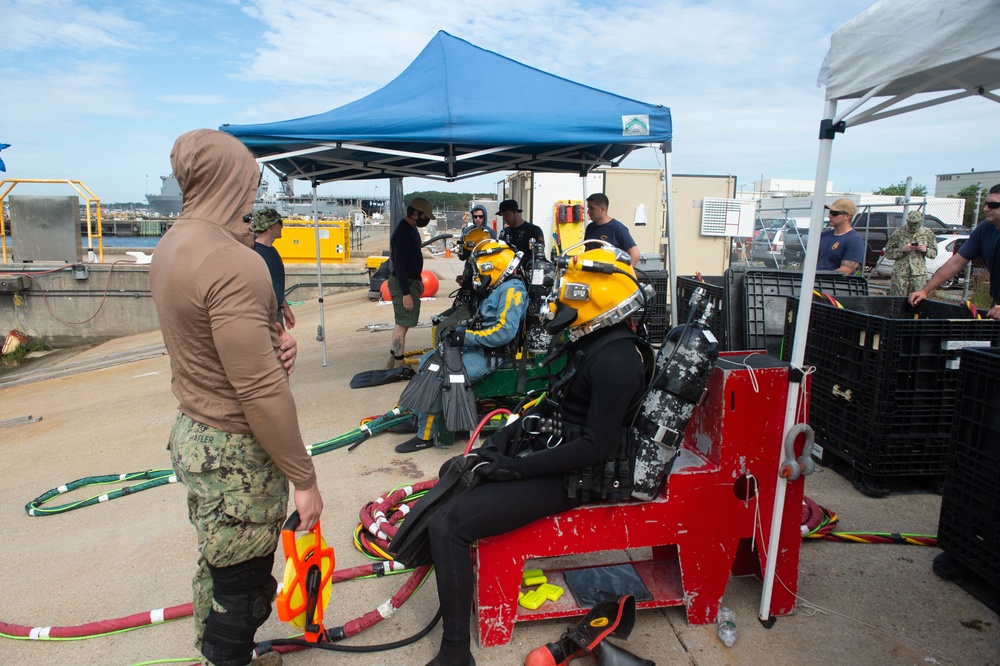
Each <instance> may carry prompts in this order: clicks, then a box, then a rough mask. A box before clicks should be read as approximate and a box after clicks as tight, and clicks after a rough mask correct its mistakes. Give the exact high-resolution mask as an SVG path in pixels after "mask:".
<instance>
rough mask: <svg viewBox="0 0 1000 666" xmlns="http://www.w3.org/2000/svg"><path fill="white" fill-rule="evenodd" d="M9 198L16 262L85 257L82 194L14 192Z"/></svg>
mask: <svg viewBox="0 0 1000 666" xmlns="http://www.w3.org/2000/svg"><path fill="white" fill-rule="evenodd" d="M8 200H9V201H10V221H11V240H12V241H13V246H14V248H13V254H14V260H15V261H18V262H32V261H63V262H66V263H76V262H79V261H81V260H82V259H83V243H82V242H81V240H80V198H79V197H75V196H60V197H46V196H13V195H11V196H10V197H8Z"/></svg>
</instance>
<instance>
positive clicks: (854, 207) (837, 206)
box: [823, 199, 858, 220]
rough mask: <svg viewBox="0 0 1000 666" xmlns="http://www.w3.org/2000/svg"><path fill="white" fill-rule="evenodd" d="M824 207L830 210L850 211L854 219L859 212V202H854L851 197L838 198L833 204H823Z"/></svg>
mask: <svg viewBox="0 0 1000 666" xmlns="http://www.w3.org/2000/svg"><path fill="white" fill-rule="evenodd" d="M823 208H826V209H828V210H839V211H840V212H841V213H848V214H849V215H850V216H851V219H852V220H853V219H854V216H855V215H856V214H857V212H858V204H856V203H854V202H853V201H851V200H850V199H837V200H836V201H834V202H833V203H832V204H827V205H825V206H823Z"/></svg>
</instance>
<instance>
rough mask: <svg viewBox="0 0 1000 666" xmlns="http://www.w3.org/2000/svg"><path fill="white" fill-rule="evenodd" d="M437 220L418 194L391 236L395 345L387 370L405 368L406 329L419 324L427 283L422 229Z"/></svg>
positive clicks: (390, 291)
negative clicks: (421, 274)
mask: <svg viewBox="0 0 1000 666" xmlns="http://www.w3.org/2000/svg"><path fill="white" fill-rule="evenodd" d="M433 219H435V217H434V209H433V208H432V207H431V202H430V201H428V200H427V199H424V198H423V197H415V198H414V199H412V200H411V201H410V203H409V204H407V206H406V217H404V218H403V219H402V220H400V222H399V224H397V225H396V230H395V231H393V232H392V237H391V238H390V239H389V260H390V261H391V262H392V275H390V276H389V295H390V296H392V313H393V315H394V319H395V324H396V325H395V326H394V327H393V329H392V347H391V348H390V349H389V356H390V358H389V362H388V363H387V364H386V369H387V370H391V369H392V368H398V367H402V366H403V365H404V361H403V357H404V353H403V352H404V351H405V350H406V331H407V330H408V329H411V328H413V327H414V326H416V325H417V321H418V320H419V319H420V294H422V293H423V291H424V283H423V282H422V281H421V279H420V273H421V272H422V271H423V270H424V254H423V251H422V250H421V249H420V232H419V231H417V228H421V229H422V228H423V227H426V226H427V225H428V224H430V222H431V220H433Z"/></svg>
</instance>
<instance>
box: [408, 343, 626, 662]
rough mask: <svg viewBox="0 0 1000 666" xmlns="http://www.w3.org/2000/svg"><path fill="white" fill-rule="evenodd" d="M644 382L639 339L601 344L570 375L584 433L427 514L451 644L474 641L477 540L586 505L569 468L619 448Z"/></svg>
mask: <svg viewBox="0 0 1000 666" xmlns="http://www.w3.org/2000/svg"><path fill="white" fill-rule="evenodd" d="M618 326H619V327H620V326H624V324H619V325H618ZM616 328H617V327H612V328H609V329H605V330H603V331H598V332H596V333H591V334H590V335H587V336H586V337H584V338H583V339H582V340H581V341H580V344H581V345H592V344H594V343H595V342H597V341H598V340H599V339H600V338H601V337H602V336H603V335H606V334H608V333H610V332H613V331H615V329H616ZM643 389H644V372H643V365H642V360H641V357H640V355H639V352H638V350H637V349H636V345H635V342H633V340H632V339H631V338H621V339H617V340H614V341H612V342H608V343H607V344H604V345H602V346H601V347H600V348H599V349H597V350H596V351H595V352H594V354H593V355H592V356H591V357H590V358H588V360H587V362H586V363H585V364H584V365H583V366H582V367H581V368H580V369H579V371H578V372H577V373H576V375H575V376H574V377H573V378H572V379H571V380H570V382H569V385H568V387H567V389H566V398H565V399H564V401H563V403H562V411H563V417H564V421H565V422H567V423H572V424H579V425H581V426H582V434H581V435H580V436H579V437H576V438H574V439H571V440H570V441H568V442H565V443H564V444H562V445H560V446H557V447H556V448H554V449H548V450H545V451H540V452H537V453H534V454H532V455H529V456H527V457H524V458H518V471H519V472H520V473H521V476H522V477H523V478H521V479H520V480H517V481H504V482H490V481H485V480H484V481H482V482H481V483H480V484H479V485H477V486H475V487H474V488H472V489H471V490H469V491H468V492H466V493H463V494H461V495H460V496H459V497H457V498H456V501H452V502H448V503H447V504H446V505H445V506H443V507H442V508H441V509H440V510H438V511H437V512H435V513H434V514H433V516H432V517H431V518H430V519H429V520H430V521H431V522H430V525H429V528H428V530H429V536H430V544H431V555H432V558H433V561H434V573H435V575H436V577H437V587H438V597H439V599H440V602H441V609H442V614H443V619H444V634H443V637H442V638H443V640H444V642H445V643H450V644H452V645H468V644H469V642H470V640H471V633H470V621H471V620H470V614H471V612H472V598H473V592H474V583H475V581H474V577H473V571H472V560H471V558H470V557H469V547H470V546H471V545H472V544H473V543H474V542H475V541H476V540H477V539H480V538H483V537H487V536H493V535H496V534H503V533H505V532H510V531H511V530H514V529H517V528H518V527H522V526H524V525H527V524H528V523H530V522H532V521H533V520H537V519H538V518H543V517H545V516H551V515H553V514H556V513H561V512H563V511H568V510H570V509H573V508H576V507H578V506H580V504H582V499H581V497H580V496H579V495H577V497H575V498H572V499H571V498H570V497H568V495H567V492H566V490H565V488H564V485H565V480H566V477H567V474H568V473H570V472H574V471H576V470H579V469H581V468H583V467H587V466H594V465H600V464H601V463H602V462H603V461H604V460H605V459H607V458H608V456H609V455H610V454H612V453H613V452H614V451H615V450H616V448H617V446H618V442H619V433H620V430H621V427H622V425H623V423H624V421H625V419H626V415H627V414H628V413H629V412H630V411H631V410H633V409H634V408H635V407H636V403H637V401H638V399H639V397H640V396H641V394H642V391H643ZM486 575H488V574H486Z"/></svg>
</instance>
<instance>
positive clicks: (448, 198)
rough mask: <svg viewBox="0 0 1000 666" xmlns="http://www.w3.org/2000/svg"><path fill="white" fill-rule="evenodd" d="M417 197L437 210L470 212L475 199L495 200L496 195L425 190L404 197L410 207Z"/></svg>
mask: <svg viewBox="0 0 1000 666" xmlns="http://www.w3.org/2000/svg"><path fill="white" fill-rule="evenodd" d="M416 197H423V198H424V199H427V200H428V201H430V202H431V206H433V207H434V208H435V209H436V210H469V208H470V206H471V204H472V200H473V199H495V198H496V194H494V193H491V192H490V193H486V192H477V193H475V194H472V193H469V192H439V191H437V190H425V191H423V192H410V193H409V194H407V195H406V196H404V197H403V199H404V201H405V202H406V204H407V205H408V204H409V203H410V202H411V201H412V200H413V199H415V198H416Z"/></svg>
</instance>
